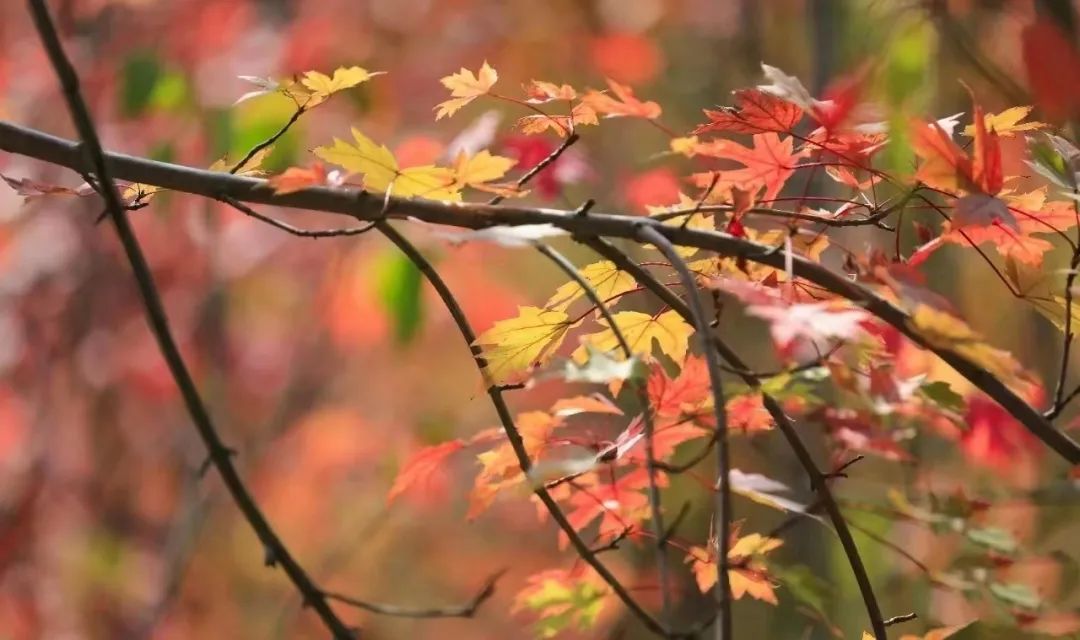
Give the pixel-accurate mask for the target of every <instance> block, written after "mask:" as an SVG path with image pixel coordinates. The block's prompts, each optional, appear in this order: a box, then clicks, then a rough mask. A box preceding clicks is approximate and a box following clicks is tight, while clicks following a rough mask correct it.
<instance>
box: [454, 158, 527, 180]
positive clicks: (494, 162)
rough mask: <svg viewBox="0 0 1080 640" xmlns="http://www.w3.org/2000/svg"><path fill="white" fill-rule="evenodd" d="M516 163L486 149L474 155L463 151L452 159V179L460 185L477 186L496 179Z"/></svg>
mask: <svg viewBox="0 0 1080 640" xmlns="http://www.w3.org/2000/svg"><path fill="white" fill-rule="evenodd" d="M515 164H517V160H514V159H513V158H504V157H503V156H494V155H491V152H489V151H487V150H486V149H485V150H483V151H481V152H479V153H477V154H476V155H474V156H470V155H468V154H466V153H465V152H464V151H462V152H461V153H459V154H458V156H457V158H455V159H454V181H455V182H456V183H457V184H459V185H462V186H477V185H482V184H484V183H485V182H491V181H493V180H498V179H499V178H501V177H503V176H504V175H506V172H507V171H509V170H510V168H511V167H513V166H514V165H515Z"/></svg>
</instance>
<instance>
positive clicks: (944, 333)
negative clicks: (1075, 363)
mask: <svg viewBox="0 0 1080 640" xmlns="http://www.w3.org/2000/svg"><path fill="white" fill-rule="evenodd" d="M909 325H910V326H911V327H912V328H913V329H915V331H916V332H917V333H918V334H919V335H920V336H922V337H923V339H925V340H926V342H927V343H929V344H930V345H931V346H933V347H937V348H939V349H948V350H950V351H953V352H955V353H957V354H959V355H961V356H964V357H965V358H967V359H968V360H970V361H972V362H973V363H975V364H977V365H978V366H980V367H982V368H983V369H986V370H987V371H988V372H989V373H990V374H991V375H993V376H995V377H997V378H998V379H999V380H1001V381H1002V382H1004V383H1005V384H1007V385H1009V386H1016V385H1021V384H1024V382H1025V378H1026V377H1027V375H1026V372H1025V371H1024V368H1023V366H1022V365H1021V364H1020V363H1019V362H1017V361H1016V359H1015V358H1013V356H1012V354H1010V353H1009V352H1008V351H1004V350H1002V349H998V348H997V347H994V346H992V345H990V344H987V343H986V341H985V339H984V338H983V337H982V336H981V335H979V334H978V333H977V332H976V331H975V330H974V329H972V328H971V327H970V326H968V324H967V323H966V322H964V321H963V320H961V319H960V318H958V317H956V316H954V315H952V314H951V313H948V312H946V311H940V310H938V309H935V308H933V307H931V306H928V305H925V304H920V305H919V306H918V307H916V308H915V311H914V312H913V313H912V314H911V318H910V320H909Z"/></svg>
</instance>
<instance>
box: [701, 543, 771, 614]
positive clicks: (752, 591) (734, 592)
mask: <svg viewBox="0 0 1080 640" xmlns="http://www.w3.org/2000/svg"><path fill="white" fill-rule="evenodd" d="M782 544H784V542H783V540H780V539H777V538H769V537H766V536H763V535H761V534H759V533H752V534H750V535H747V536H743V537H742V538H739V539H738V540H737V541H736V542H735V544H734V545H732V546H731V548H730V549H728V564H729V565H739V566H735V567H732V568H730V569H728V583H729V584H730V586H731V597H732V598H733V599H735V600H738V599H739V598H741V597H743V596H744V595H749V596H750V597H752V598H755V599H757V600H761V601H763V602H768V603H770V604H774V605H775V604H777V599H776V592H775V591H774V589H773V583H772V580H771V578H770V576H769V574H768V572H767V571H766V570H765V568H764V566H763V565H760V564H759V563H755V562H753V561H752V558H756V557H758V556H762V555H765V554H766V553H768V552H770V551H772V550H774V549H776V548H777V547H779V546H780V545H782ZM686 562H687V563H689V564H690V565H691V567H690V568H691V570H692V571H693V573H694V578H695V580H696V581H697V585H698V589H700V590H701V591H702V593H704V592H706V591H709V590H710V589H712V588H713V587H714V586H715V585H716V577H717V569H716V547H715V546H714V545H712V544H710V545H708V547H691V548H690V555H688V556H687V558H686Z"/></svg>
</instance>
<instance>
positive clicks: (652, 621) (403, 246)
mask: <svg viewBox="0 0 1080 640" xmlns="http://www.w3.org/2000/svg"><path fill="white" fill-rule="evenodd" d="M377 224H378V229H379V231H380V232H381V233H382V234H383V235H384V236H386V238H387V239H388V240H390V241H391V242H393V243H394V244H395V245H396V246H397V247H398V249H400V250H401V251H402V253H404V254H405V256H406V257H407V258H409V260H410V261H411V262H412V263H413V264H414V265H416V268H417V269H419V271H420V273H422V274H423V275H424V277H425V278H427V280H428V282H430V283H431V286H432V287H434V289H435V292H436V293H437V294H438V296H439V298H440V299H441V300H442V302H443V304H444V305H445V306H446V309H447V311H448V312H449V313H450V316H451V317H452V318H453V320H454V324H456V325H457V327H458V331H459V332H460V333H461V336H462V337H463V338H464V339H465V342H466V344H467V345H468V347H469V350H470V352H471V353H472V355H473V359H474V361H475V362H476V365H477V367H478V368H479V369H483V367H484V366H486V363H485V361H484V356H483V352H482V350H481V349H480V348H479V347H478V346H477V345H476V344H475V343H476V332H475V331H473V328H472V324H470V323H469V319H468V318H466V317H465V312H464V310H463V309H462V308H461V305H460V304H459V303H458V301H457V298H456V297H455V296H454V293H453V292H452V291H451V290H450V287H449V286H448V285H447V284H446V281H444V280H443V279H442V276H440V275H439V272H438V271H437V270H436V269H435V267H434V266H433V265H432V264H431V262H430V261H428V259H427V258H425V257H424V256H423V254H421V253H420V251H419V250H417V248H416V247H415V246H413V244H412V243H411V242H409V240H408V239H407V238H406V237H405V236H403V235H401V233H399V232H398V231H397V230H396V229H394V227H393V226H391V225H390V224H389V223H388V222H386V221H385V220H381V221H379V222H378V223H377ZM487 394H488V397H489V398H490V399H491V403H492V405H493V406H494V408H495V413H496V414H497V415H498V417H499V422H500V423H501V424H502V426H503V431H504V432H505V433H506V438H507V440H508V441H509V442H510V447H511V449H513V451H514V456H515V457H516V458H517V461H518V466H519V467H521V472H522V473H523V474H525V476H526V482H532V479H531V478H529V477H528V476H529V471H530V470H531V469H532V459H531V458H530V457H529V452H528V450H527V449H526V448H525V441H524V439H523V438H522V436H521V432H520V431H518V428H517V425H516V423H515V422H514V417H513V415H512V414H511V413H510V407H509V406H508V405H507V404H506V400H505V399H504V398H503V394H502V390H501V389H500V388H499V387H498V385H490V386H488V388H487ZM533 493H534V494H536V497H537V498H539V500H540V502H541V503H542V504H543V505H544V508H546V509H547V511H548V513H549V514H550V515H551V518H552V520H554V521H555V524H556V525H558V527H559V528H560V529H562V530H563V532H564V533H565V534H566V536H567V539H569V541H570V545H571V546H572V547H574V551H576V552H577V554H578V555H579V556H581V559H582V560H584V561H585V563H586V564H588V565H589V566H590V567H591V568H592V569H593V571H595V572H596V573H597V575H598V576H600V578H601V579H602V580H603V581H604V582H605V583H607V585H608V587H610V588H611V591H612V593H614V594H615V596H616V597H617V598H619V600H621V601H622V603H623V604H624V605H625V606H626V607H627V609H629V610H630V612H631V613H633V614H634V616H635V617H637V619H638V620H640V621H641V623H642V624H643V625H645V627H646V628H647V629H648V630H649V631H652V632H653V633H655V634H656V635H659V636H661V637H664V638H675V637H677V634H673V633H671V632H670V631H669V630H668V629H666V628H665V627H664V625H663V624H661V623H660V622H659V621H658V620H657V619H656V618H654V617H653V616H652V614H650V613H649V612H648V611H646V610H645V608H644V607H642V606H641V604H639V603H638V602H637V600H635V599H634V597H633V596H632V595H630V592H629V590H627V588H626V586H625V585H623V584H622V583H621V582H620V581H619V579H618V578H616V577H615V575H614V574H613V573H611V571H610V570H609V569H608V568H607V567H606V566H605V565H604V564H603V563H602V562H600V560H599V559H598V558H597V557H596V553H595V552H594V551H593V550H592V549H590V548H589V545H588V544H586V543H585V541H584V540H582V539H581V536H579V535H578V532H577V530H575V529H574V526H573V525H572V524H570V521H569V520H567V519H566V515H565V514H564V513H563V511H562V508H560V507H559V504H558V503H557V502H555V499H554V498H552V497H551V494H550V493H549V492H548V490H547V489H546V488H544V486H543V485H542V484H535V485H534V486H533Z"/></svg>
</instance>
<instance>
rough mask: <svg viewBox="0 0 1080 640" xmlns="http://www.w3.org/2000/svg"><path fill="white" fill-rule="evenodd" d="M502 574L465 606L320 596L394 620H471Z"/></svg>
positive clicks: (485, 585)
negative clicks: (403, 604) (416, 605)
mask: <svg viewBox="0 0 1080 640" xmlns="http://www.w3.org/2000/svg"><path fill="white" fill-rule="evenodd" d="M503 573H505V571H500V572H498V573H496V574H495V575H493V576H491V577H490V578H488V579H487V580H486V581H485V582H484V586H483V587H481V589H480V591H479V592H477V594H476V595H475V596H473V598H472V600H469V601H468V602H466V603H465V604H460V605H453V606H448V607H426V608H411V607H401V606H398V605H393V604H382V603H379V602H368V601H366V600H358V599H356V598H353V597H351V596H346V595H342V594H340V593H334V592H333V591H323V592H322V595H323V597H325V598H328V599H330V600H336V601H337V602H342V603H345V604H347V605H349V606H352V607H356V608H357V609H363V610H365V611H371V612H372V613H378V614H381V615H384V616H394V617H396V618H471V617H473V616H474V615H476V612H477V611H478V610H479V609H480V605H482V604H484V602H486V601H487V600H488V599H489V598H491V596H493V595H495V583H496V582H497V581H498V580H499V578H500V577H502V575H503Z"/></svg>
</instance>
